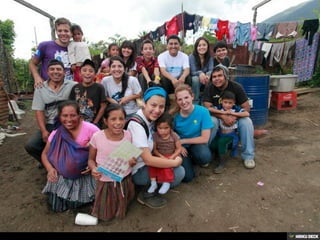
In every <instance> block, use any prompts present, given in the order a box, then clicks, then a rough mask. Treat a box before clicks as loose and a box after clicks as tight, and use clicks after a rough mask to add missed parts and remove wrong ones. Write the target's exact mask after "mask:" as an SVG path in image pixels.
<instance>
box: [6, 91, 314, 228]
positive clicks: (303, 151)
mask: <svg viewBox="0 0 320 240" xmlns="http://www.w3.org/2000/svg"><path fill="white" fill-rule="evenodd" d="M319 112H320V92H314V93H307V94H301V95H299V96H298V107H297V109H295V110H287V111H276V110H272V109H270V110H269V115H268V121H267V124H266V125H265V126H263V128H264V129H267V130H269V134H268V135H266V136H265V137H262V138H260V139H256V140H255V144H256V157H255V160H256V168H255V169H253V170H248V169H245V168H244V167H243V164H242V161H241V159H240V158H235V159H231V158H228V162H227V170H226V171H225V172H224V173H222V174H214V173H213V168H214V165H215V163H212V164H211V165H210V167H209V168H207V169H203V168H202V169H198V177H197V178H195V179H194V181H193V182H191V183H187V184H186V183H183V184H181V185H180V186H179V187H177V188H175V189H172V190H170V191H169V193H168V194H167V195H166V198H167V200H168V204H167V206H166V207H165V208H163V209H158V210H155V209H150V208H148V207H145V206H142V205H140V204H139V203H138V202H137V201H134V202H133V203H132V204H131V205H130V208H129V211H128V213H127V217H126V218H125V219H124V220H113V221H111V222H101V221H100V222H99V223H98V225H96V226H78V225H75V223H74V221H75V216H76V214H77V213H78V212H82V213H89V211H90V206H86V207H83V208H80V209H77V210H72V211H71V210H70V211H66V212H63V213H54V212H52V211H51V210H50V209H49V208H48V206H47V201H46V196H45V195H43V194H42V193H41V190H42V188H43V187H44V185H45V182H46V171H45V170H44V169H38V168H37V163H36V161H35V160H34V159H32V158H31V157H30V156H29V155H28V154H27V153H26V152H25V150H24V147H23V146H24V143H25V141H26V140H27V138H28V137H29V136H30V135H31V134H32V132H33V131H34V130H35V129H36V122H35V120H34V115H33V113H32V111H30V110H29V111H27V114H26V115H25V117H24V118H23V119H22V120H21V125H20V127H21V128H22V130H20V131H23V132H26V133H27V134H26V135H23V136H17V137H11V138H9V137H7V138H6V139H5V141H4V143H3V144H2V145H1V146H0V153H1V161H0V168H1V173H0V188H1V194H0V201H1V204H0V212H1V218H0V231H1V232H87V231H90V232H157V231H159V232H160V231H162V232H317V231H319V229H320V209H319V208H320V205H319V203H320V194H319V189H320V181H319V169H320V157H319V156H320V148H319V140H320V114H319Z"/></svg>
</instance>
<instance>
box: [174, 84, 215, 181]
mask: <svg viewBox="0 0 320 240" xmlns="http://www.w3.org/2000/svg"><path fill="white" fill-rule="evenodd" d="M175 98H176V103H177V106H178V109H179V111H178V112H177V113H176V114H175V115H174V124H173V125H174V131H175V132H176V133H177V134H178V135H179V136H180V142H181V144H182V156H183V162H182V166H183V167H184V169H185V177H184V179H183V181H184V182H190V181H191V180H192V179H193V178H194V177H195V172H194V168H193V164H194V163H196V164H198V165H200V166H201V167H208V166H209V163H210V162H211V161H212V153H211V150H210V148H209V142H210V134H211V129H212V128H213V126H214V125H213V122H212V120H211V117H210V113H209V111H208V109H207V108H205V107H203V106H200V105H197V104H195V105H193V104H192V101H193V93H192V90H191V87H190V86H189V85H186V84H180V85H178V86H177V87H176V89H175Z"/></svg>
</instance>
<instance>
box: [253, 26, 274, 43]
mask: <svg viewBox="0 0 320 240" xmlns="http://www.w3.org/2000/svg"><path fill="white" fill-rule="evenodd" d="M275 26H276V24H269V23H258V24H257V40H261V41H269V40H270V38H271V37H272V35H273V31H274V29H275Z"/></svg>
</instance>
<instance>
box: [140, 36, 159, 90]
mask: <svg viewBox="0 0 320 240" xmlns="http://www.w3.org/2000/svg"><path fill="white" fill-rule="evenodd" d="M154 53H155V51H154V46H153V43H152V41H151V40H149V39H146V40H144V41H143V42H142V45H141V56H138V57H136V60H135V61H136V64H137V72H138V79H139V83H140V85H141V88H142V93H144V92H145V91H146V90H147V88H148V87H152V86H156V85H160V80H161V77H160V67H159V63H158V59H157V57H155V56H154Z"/></svg>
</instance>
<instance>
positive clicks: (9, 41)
mask: <svg viewBox="0 0 320 240" xmlns="http://www.w3.org/2000/svg"><path fill="white" fill-rule="evenodd" d="M0 34H1V35H2V41H3V45H4V46H5V48H6V50H7V51H8V53H9V54H10V55H11V56H13V53H14V47H13V45H14V40H15V37H16V33H15V31H14V22H13V21H12V20H9V19H7V20H5V21H1V20H0Z"/></svg>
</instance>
